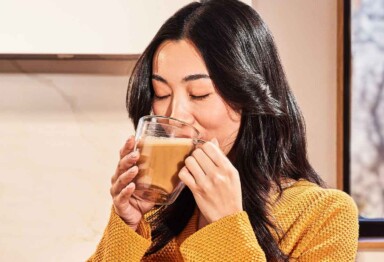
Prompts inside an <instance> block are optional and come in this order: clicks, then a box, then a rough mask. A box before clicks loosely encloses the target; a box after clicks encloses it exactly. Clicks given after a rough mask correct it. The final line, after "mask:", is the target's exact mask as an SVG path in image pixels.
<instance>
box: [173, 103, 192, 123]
mask: <svg viewBox="0 0 384 262" xmlns="http://www.w3.org/2000/svg"><path fill="white" fill-rule="evenodd" d="M170 110H171V112H170V115H169V116H170V117H173V118H176V119H179V120H181V121H183V122H186V123H188V124H193V114H192V112H191V110H190V107H189V106H188V102H186V101H182V100H178V99H173V100H172V104H171V108H170Z"/></svg>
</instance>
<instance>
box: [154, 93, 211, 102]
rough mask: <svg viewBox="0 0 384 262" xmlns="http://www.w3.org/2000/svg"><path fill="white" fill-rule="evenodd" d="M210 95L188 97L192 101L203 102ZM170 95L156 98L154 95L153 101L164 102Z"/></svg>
mask: <svg viewBox="0 0 384 262" xmlns="http://www.w3.org/2000/svg"><path fill="white" fill-rule="evenodd" d="M209 95H210V94H206V95H202V96H194V95H189V96H190V97H191V99H193V100H197V101H201V100H204V99H205V98H207V97H208V96H209ZM169 96H170V95H166V96H157V95H155V99H156V100H164V99H166V98H168V97H169Z"/></svg>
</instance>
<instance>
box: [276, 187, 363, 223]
mask: <svg viewBox="0 0 384 262" xmlns="http://www.w3.org/2000/svg"><path fill="white" fill-rule="evenodd" d="M286 197H288V198H289V199H292V203H291V204H293V203H296V204H297V205H299V206H301V207H302V208H303V209H304V210H312V212H317V213H319V214H323V215H324V214H325V213H329V214H333V215H335V213H338V214H339V215H344V216H346V217H350V219H357V216H358V210H357V206H356V204H355V202H354V200H353V199H352V197H351V196H349V195H348V194H347V193H345V192H343V191H341V190H338V189H330V188H323V187H320V186H318V185H317V184H314V183H311V182H309V181H306V180H299V181H298V182H296V183H295V184H293V185H292V186H291V187H289V188H287V189H286V190H284V192H283V195H282V198H283V199H284V198H286Z"/></svg>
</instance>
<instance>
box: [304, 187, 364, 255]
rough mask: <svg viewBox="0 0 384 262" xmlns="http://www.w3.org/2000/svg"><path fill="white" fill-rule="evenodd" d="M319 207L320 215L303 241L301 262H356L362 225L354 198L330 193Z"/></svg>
mask: <svg viewBox="0 0 384 262" xmlns="http://www.w3.org/2000/svg"><path fill="white" fill-rule="evenodd" d="M317 205H319V207H320V208H318V210H319V213H320V214H321V215H320V216H318V218H317V219H316V221H315V222H314V223H313V226H312V227H311V228H309V230H308V234H307V235H306V236H305V237H303V239H302V240H303V241H302V244H301V246H300V248H299V249H301V250H300V253H301V254H300V256H299V257H298V261H301V262H305V261H335V262H336V261H355V257H356V253H357V244H358V234H359V232H358V231H359V224H358V211H357V207H356V204H355V203H354V201H353V200H352V198H351V197H350V196H349V195H347V194H346V193H344V192H342V191H339V190H331V193H330V194H328V195H326V196H325V197H322V198H321V200H320V201H319V203H318V204H317ZM304 243H307V244H304Z"/></svg>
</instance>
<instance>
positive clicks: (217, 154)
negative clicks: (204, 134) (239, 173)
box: [200, 142, 231, 167]
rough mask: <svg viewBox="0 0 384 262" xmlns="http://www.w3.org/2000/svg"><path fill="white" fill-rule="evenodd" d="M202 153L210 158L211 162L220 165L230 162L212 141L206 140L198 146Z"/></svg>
mask: <svg viewBox="0 0 384 262" xmlns="http://www.w3.org/2000/svg"><path fill="white" fill-rule="evenodd" d="M200 149H202V150H203V151H204V153H205V154H206V155H207V156H208V157H209V158H210V159H211V160H212V162H213V163H214V164H215V165H216V166H218V167H220V166H224V165H228V164H231V162H230V161H229V159H228V158H227V156H226V155H225V154H224V153H223V151H221V149H220V147H219V146H217V145H216V144H215V143H214V142H206V143H204V145H202V146H201V147H200Z"/></svg>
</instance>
